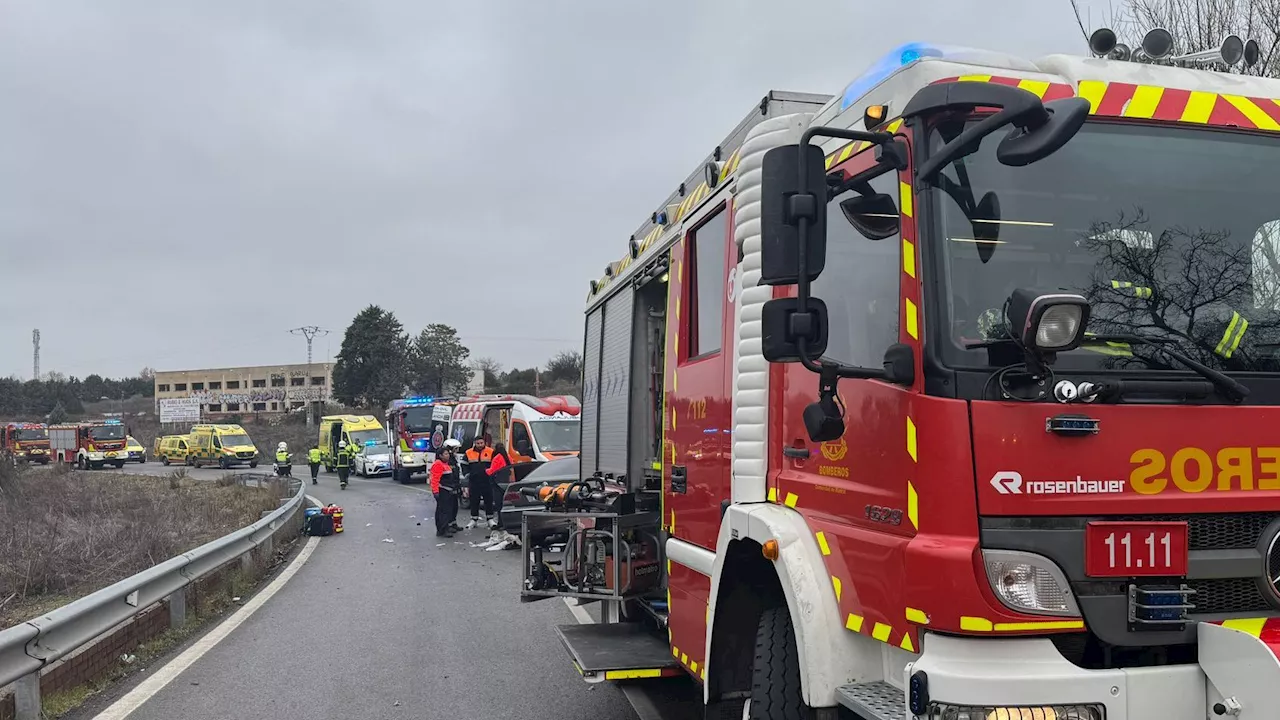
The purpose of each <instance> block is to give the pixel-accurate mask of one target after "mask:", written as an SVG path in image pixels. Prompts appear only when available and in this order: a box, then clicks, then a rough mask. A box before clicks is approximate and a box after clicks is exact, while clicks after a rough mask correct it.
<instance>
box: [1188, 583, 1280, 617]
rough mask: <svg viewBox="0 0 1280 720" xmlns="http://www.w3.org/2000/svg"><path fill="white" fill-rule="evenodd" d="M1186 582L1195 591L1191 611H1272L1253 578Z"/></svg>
mask: <svg viewBox="0 0 1280 720" xmlns="http://www.w3.org/2000/svg"><path fill="white" fill-rule="evenodd" d="M1186 584H1187V587H1190V588H1191V589H1192V590H1195V591H1196V592H1195V594H1194V595H1192V596H1191V602H1193V603H1195V606H1196V609H1195V610H1194V611H1193V612H1194V613H1195V614H1197V615H1217V614H1220V613H1242V612H1267V613H1270V612H1272V611H1273V608H1272V607H1271V605H1270V604H1269V603H1268V602H1267V599H1266V597H1264V596H1263V594H1262V591H1261V590H1259V589H1258V581H1257V580H1255V579H1253V578H1225V579H1219V580H1187V581H1186Z"/></svg>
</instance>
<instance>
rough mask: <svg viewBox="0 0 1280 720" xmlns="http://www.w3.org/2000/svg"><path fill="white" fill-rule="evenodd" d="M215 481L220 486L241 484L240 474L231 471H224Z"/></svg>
mask: <svg viewBox="0 0 1280 720" xmlns="http://www.w3.org/2000/svg"><path fill="white" fill-rule="evenodd" d="M214 482H216V483H217V484H218V487H223V488H227V487H232V486H235V485H239V484H240V476H239V475H236V474H235V473H230V472H229V473H222V475H220V476H219V477H218V479H217V480H215V481H214Z"/></svg>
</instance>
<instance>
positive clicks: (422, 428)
mask: <svg viewBox="0 0 1280 720" xmlns="http://www.w3.org/2000/svg"><path fill="white" fill-rule="evenodd" d="M432 410H434V408H433V407H432V406H430V405H420V406H417V407H410V408H405V411H404V429H405V430H406V431H408V432H411V433H423V432H428V431H429V430H431V428H432V427H433V425H432V423H431V412H432Z"/></svg>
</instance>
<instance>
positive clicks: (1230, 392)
mask: <svg viewBox="0 0 1280 720" xmlns="http://www.w3.org/2000/svg"><path fill="white" fill-rule="evenodd" d="M1087 338H1088V340H1089V341H1092V342H1122V343H1129V344H1130V345H1152V346H1154V347H1156V348H1158V349H1159V351H1160V352H1162V353H1164V354H1165V355H1167V356H1169V357H1170V358H1171V359H1173V360H1177V361H1178V362H1180V363H1182V364H1183V365H1186V366H1187V367H1188V368H1190V369H1191V370H1193V371H1194V372H1195V373H1196V374H1197V375H1199V376H1200V377H1202V378H1204V379H1205V380H1208V381H1209V382H1211V383H1213V386H1214V387H1216V388H1217V389H1218V391H1219V392H1221V393H1222V394H1223V395H1224V396H1226V397H1227V398H1228V399H1229V400H1232V401H1235V402H1240V401H1242V400H1244V399H1245V398H1246V397H1248V396H1249V388H1247V387H1245V385H1244V384H1243V383H1241V382H1240V381H1238V380H1236V379H1235V378H1233V377H1231V376H1229V375H1227V374H1225V373H1222V372H1219V371H1217V370H1214V369H1213V368H1211V367H1209V366H1208V365H1203V364H1201V363H1199V362H1197V361H1195V360H1193V359H1192V358H1190V357H1188V356H1186V355H1183V354H1182V353H1180V352H1178V351H1177V350H1174V349H1172V348H1170V347H1169V345H1172V344H1176V343H1177V341H1176V340H1172V339H1164V338H1152V337H1145V336H1143V335H1088V336H1087Z"/></svg>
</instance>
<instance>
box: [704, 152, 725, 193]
mask: <svg viewBox="0 0 1280 720" xmlns="http://www.w3.org/2000/svg"><path fill="white" fill-rule="evenodd" d="M718 149H719V148H717V150H718ZM722 172H724V163H722V162H719V161H717V160H709V161H707V164H706V165H703V166H702V180H703V181H704V182H706V183H707V187H709V188H713V189H714V188H715V186H716V185H718V184H720V173H722Z"/></svg>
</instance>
